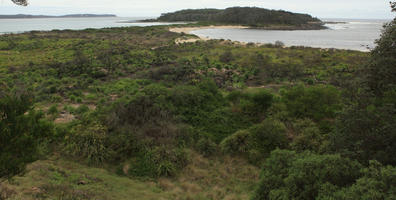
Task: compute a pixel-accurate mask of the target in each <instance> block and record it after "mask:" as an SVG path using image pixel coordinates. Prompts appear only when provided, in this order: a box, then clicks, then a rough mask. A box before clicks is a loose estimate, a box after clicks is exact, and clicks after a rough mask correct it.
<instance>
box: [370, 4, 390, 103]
mask: <svg viewBox="0 0 396 200" xmlns="http://www.w3.org/2000/svg"><path fill="white" fill-rule="evenodd" d="M391 6H392V10H393V11H394V12H396V7H395V6H396V2H393V3H391ZM376 44H377V46H376V47H375V48H374V49H373V50H372V51H371V59H370V63H369V65H368V68H367V74H368V84H369V87H370V89H371V90H372V91H373V92H374V93H375V94H376V95H380V96H381V95H383V93H384V92H386V91H387V90H389V89H391V88H395V87H396V18H395V19H393V21H392V22H390V23H388V24H386V25H385V26H384V30H383V31H382V35H381V38H380V39H378V40H377V41H376Z"/></svg>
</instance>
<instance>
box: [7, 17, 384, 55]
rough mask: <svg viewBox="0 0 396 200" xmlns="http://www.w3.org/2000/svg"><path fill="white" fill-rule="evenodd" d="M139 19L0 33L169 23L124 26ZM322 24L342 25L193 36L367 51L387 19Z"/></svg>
mask: <svg viewBox="0 0 396 200" xmlns="http://www.w3.org/2000/svg"><path fill="white" fill-rule="evenodd" d="M139 19H142V18H133V17H132V18H131V17H104V18H42V19H0V34H4V33H20V32H26V31H32V30H53V29H59V30H63V29H73V30H78V29H85V28H105V27H123V26H152V25H167V24H170V23H127V22H128V21H136V20H139ZM324 21H333V22H334V21H337V22H345V23H344V24H326V26H328V27H329V29H327V30H314V31H268V30H253V29H201V30H196V31H193V32H192V33H193V34H196V35H199V36H203V37H209V38H212V39H230V40H234V41H241V42H259V43H274V42H275V41H282V42H283V43H284V44H285V45H286V46H310V47H321V48H339V49H352V50H360V51H367V50H368V48H373V47H374V41H375V40H376V39H378V38H379V37H380V34H381V29H382V26H383V24H384V23H386V22H387V21H386V20H346V19H324Z"/></svg>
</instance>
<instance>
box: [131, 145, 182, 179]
mask: <svg viewBox="0 0 396 200" xmlns="http://www.w3.org/2000/svg"><path fill="white" fill-rule="evenodd" d="M187 163H188V159H187V152H185V151H184V150H183V149H169V148H166V147H164V146H160V147H156V148H154V149H152V150H148V151H146V152H142V153H141V154H140V155H139V156H138V157H137V158H136V160H134V161H132V162H131V166H130V169H129V171H128V173H129V174H130V175H133V176H148V177H160V176H174V175H175V174H176V173H177V171H178V170H180V169H182V168H183V167H185V166H186V165H187Z"/></svg>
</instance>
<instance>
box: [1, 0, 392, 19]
mask: <svg viewBox="0 0 396 200" xmlns="http://www.w3.org/2000/svg"><path fill="white" fill-rule="evenodd" d="M0 1H1V4H0V15H1V14H47V15H63V14H74V13H93V14H105V13H108V14H116V15H118V16H125V17H148V16H150V17H151V16H152V17H154V16H159V15H160V14H161V13H165V12H171V11H176V10H180V9H185V8H226V7H231V6H257V7H262V8H270V9H283V10H288V11H293V12H299V13H308V14H311V15H313V16H315V17H320V18H360V19H391V18H394V17H395V14H394V13H391V12H390V8H389V0H169V1H166V0H29V2H30V4H29V6H27V7H20V6H16V5H13V4H12V2H11V0H0Z"/></svg>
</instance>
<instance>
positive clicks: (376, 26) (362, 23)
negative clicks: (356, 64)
mask: <svg viewBox="0 0 396 200" xmlns="http://www.w3.org/2000/svg"><path fill="white" fill-rule="evenodd" d="M323 21H333V22H345V24H341V23H339V24H326V26H327V27H328V28H329V29H326V30H304V31H271V30H255V29H201V30H196V31H193V32H191V33H192V34H195V35H198V36H201V37H208V38H211V39H230V40H233V41H241V42H255V43H275V42H276V41H282V42H283V43H284V44H285V45H286V46H309V47H320V48H337V49H351V50H359V51H368V49H367V48H373V47H374V46H375V45H374V41H375V40H376V39H378V38H379V37H380V34H381V29H382V26H383V24H384V23H386V22H387V20H347V19H323Z"/></svg>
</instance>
